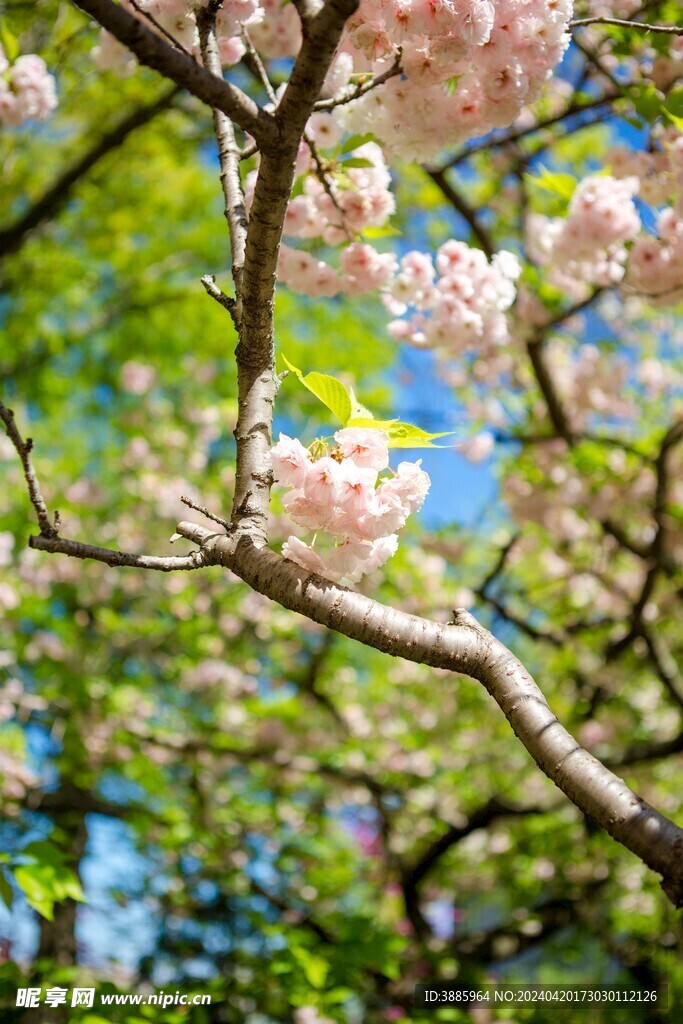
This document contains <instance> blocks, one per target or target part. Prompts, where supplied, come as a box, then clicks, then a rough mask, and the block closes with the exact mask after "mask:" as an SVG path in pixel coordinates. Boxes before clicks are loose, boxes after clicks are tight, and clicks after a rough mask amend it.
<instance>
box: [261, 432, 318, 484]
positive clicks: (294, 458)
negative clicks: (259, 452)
mask: <svg viewBox="0 0 683 1024" xmlns="http://www.w3.org/2000/svg"><path fill="white" fill-rule="evenodd" d="M270 457H271V459H272V463H273V473H274V474H275V479H276V480H278V481H279V482H280V483H281V484H284V485H285V487H303V485H304V481H305V479H306V474H307V472H308V470H309V468H310V466H311V455H310V452H309V451H308V450H307V449H306V448H304V446H303V445H302V443H301V441H300V440H299V439H298V438H297V437H295V438H292V437H288V436H287V434H280V440H279V441H278V443H277V444H276V445H275V446H274V447H273V448H271V451H270Z"/></svg>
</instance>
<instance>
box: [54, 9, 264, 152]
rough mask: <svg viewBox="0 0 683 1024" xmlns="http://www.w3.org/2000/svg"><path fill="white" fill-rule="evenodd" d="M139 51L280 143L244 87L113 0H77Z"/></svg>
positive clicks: (256, 133)
mask: <svg viewBox="0 0 683 1024" xmlns="http://www.w3.org/2000/svg"><path fill="white" fill-rule="evenodd" d="M73 2H74V4H75V5H76V7H80V8H81V10H82V11H85V13H86V14H89V15H90V16H91V17H92V18H94V19H95V21H96V22H97V23H98V24H99V25H101V26H102V28H105V29H106V30H107V31H108V32H111V34H112V35H113V36H115V37H116V39H118V41H119V42H120V43H122V44H123V45H124V46H126V47H127V48H128V49H129V50H131V51H132V53H134V54H135V56H136V57H137V59H138V60H139V61H140V63H141V64H145V65H146V66H147V67H150V68H153V69H154V70H155V71H158V72H160V74H162V75H164V76H165V77H166V78H170V79H172V81H174V82H175V83H176V84H177V85H179V86H181V87H182V88H183V89H187V90H188V92H191V93H192V94H193V95H194V96H196V97H197V98H198V99H200V100H203V101H204V103H207V104H208V105H209V106H210V107H214V108H216V109H217V110H220V111H222V112H223V113H224V114H226V115H227V116H228V117H229V118H231V119H232V120H233V121H234V122H235V123H236V124H238V125H239V126H240V128H242V129H244V131H245V132H249V134H250V135H253V137H254V138H255V139H256V141H257V142H258V143H259V145H261V146H267V145H271V146H275V145H277V131H276V128H275V125H274V121H273V117H272V115H271V114H268V113H266V111H264V110H262V109H261V108H260V107H259V106H258V104H257V103H255V102H254V101H253V100H252V99H251V98H250V97H249V96H247V95H246V93H243V92H242V90H241V89H238V88H237V87H236V86H234V85H232V84H231V83H230V82H226V81H225V80H224V79H223V77H222V75H221V76H220V77H219V76H217V75H214V74H212V73H211V72H210V71H207V70H206V69H205V68H203V67H201V65H199V64H198V63H197V62H196V61H195V60H194V59H193V58H192V57H188V56H186V54H184V53H182V52H181V51H179V50H177V49H175V48H174V47H173V46H171V45H170V43H167V42H165V40H163V39H161V38H160V37H159V36H158V35H157V34H156V33H155V32H153V31H152V30H151V29H149V28H147V26H146V25H143V23H142V22H141V21H140V19H139V18H136V17H135V15H133V14H130V13H129V12H128V11H126V10H125V9H124V8H123V7H120V6H119V5H118V4H115V3H113V2H112V0H73Z"/></svg>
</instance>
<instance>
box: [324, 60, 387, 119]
mask: <svg viewBox="0 0 683 1024" xmlns="http://www.w3.org/2000/svg"><path fill="white" fill-rule="evenodd" d="M401 57H402V54H401V51H400V50H399V51H398V53H397V55H396V59H395V60H394V63H393V64H392V65H391V67H390V68H388V70H387V71H384V72H382V74H381V75H376V76H375V77H374V78H371V79H370V80H369V81H365V82H360V83H359V84H358V85H351V86H348V87H347V89H345V90H344V92H342V93H340V94H339V95H337V96H332V97H331V98H330V99H328V100H318V102H317V103H315V104H314V106H313V109H314V110H334V108H335V107H341V106H342V105H343V104H344V103H353V101H354V100H358V99H360V97H361V96H365V94H366V93H368V92H370V91H371V90H372V89H377V88H378V86H380V85H384V83H385V82H388V81H389V79H390V78H395V77H396V75H400V74H401Z"/></svg>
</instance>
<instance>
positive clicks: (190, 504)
mask: <svg viewBox="0 0 683 1024" xmlns="http://www.w3.org/2000/svg"><path fill="white" fill-rule="evenodd" d="M180 500H181V501H182V503H183V505H187V507H188V508H193V509H194V510H195V512H201V514H202V515H203V516H206V518H207V519H211V521H212V522H214V523H218V525H219V526H222V527H223V528H224V529H225V530H230V528H231V526H230V523H229V522H228V520H227V519H222V518H221V517H220V516H217V515H215V514H214V513H213V512H210V511H209V510H208V508H206V506H205V505H198V504H197V503H196V502H194V501H192V499H191V498H188V497H187V496H186V495H185V494H181V495H180Z"/></svg>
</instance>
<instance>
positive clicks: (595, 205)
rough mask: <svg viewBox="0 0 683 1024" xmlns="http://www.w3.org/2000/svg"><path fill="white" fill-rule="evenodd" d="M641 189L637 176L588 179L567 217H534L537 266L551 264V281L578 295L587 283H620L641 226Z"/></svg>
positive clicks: (531, 238)
mask: <svg viewBox="0 0 683 1024" xmlns="http://www.w3.org/2000/svg"><path fill="white" fill-rule="evenodd" d="M638 188H639V182H638V179H637V178H636V177H628V178H621V179H617V178H613V177H610V176H591V177H588V178H584V179H583V181H581V182H579V184H578V185H577V187H576V189H575V191H574V194H573V196H572V198H571V201H570V203H569V210H568V214H567V216H566V217H554V218H551V217H545V216H542V215H540V214H532V215H531V216H530V218H529V223H528V237H527V245H528V250H529V255H530V256H531V258H532V259H533V260H535V262H536V263H539V264H541V265H543V266H551V267H552V268H553V273H552V274H551V279H552V280H553V281H554V282H555V283H556V284H558V285H559V286H560V287H564V288H565V289H567V290H569V293H570V294H572V295H577V297H579V296H580V295H581V294H582V289H583V288H584V287H585V284H587V283H588V284H593V285H598V286H602V287H607V286H609V285H612V284H616V283H618V282H619V281H621V280H622V278H623V276H624V268H625V264H626V259H627V256H628V249H627V248H626V243H628V242H632V241H633V239H634V238H635V237H636V236H637V235H638V233H639V231H640V228H641V222H640V216H639V214H638V210H637V209H636V205H635V203H634V201H633V196H634V195H635V194H636V193H637V192H638ZM577 289H578V292H577Z"/></svg>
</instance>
